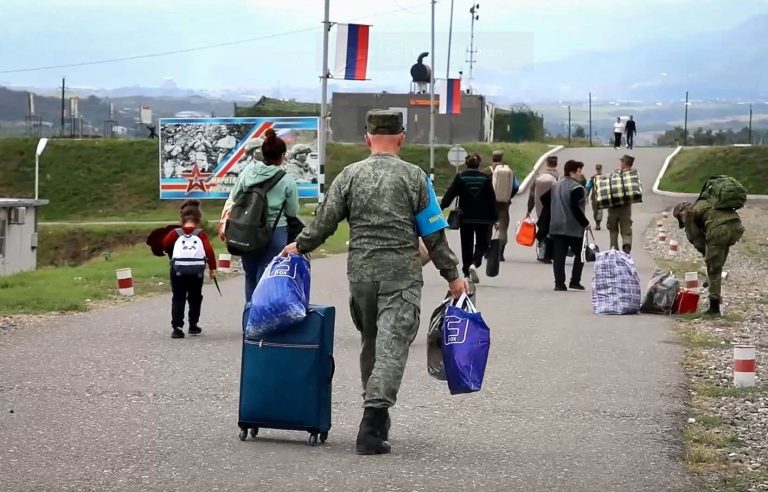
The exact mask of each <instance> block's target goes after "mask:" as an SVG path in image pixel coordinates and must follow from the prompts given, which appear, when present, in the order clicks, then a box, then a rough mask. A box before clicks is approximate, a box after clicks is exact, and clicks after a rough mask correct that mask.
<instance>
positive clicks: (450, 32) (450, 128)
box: [445, 0, 459, 170]
mask: <svg viewBox="0 0 768 492" xmlns="http://www.w3.org/2000/svg"><path fill="white" fill-rule="evenodd" d="M453 2H454V0H451V20H450V22H449V24H448V60H447V62H446V63H445V81H446V83H448V79H450V78H451V38H452V37H453ZM448 143H450V144H452V143H453V118H451V115H448ZM456 169H457V170H458V169H459V168H458V167H457V168H456Z"/></svg>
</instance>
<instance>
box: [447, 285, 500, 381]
mask: <svg viewBox="0 0 768 492" xmlns="http://www.w3.org/2000/svg"><path fill="white" fill-rule="evenodd" d="M490 348H491V329H490V328H489V327H488V325H487V324H486V322H485V321H484V320H483V317H482V315H481V314H480V313H478V312H477V309H475V306H474V304H472V301H470V300H469V299H468V298H467V297H466V295H462V297H461V298H460V299H459V301H458V302H457V303H456V305H449V306H448V307H446V311H445V318H444V319H443V363H444V364H445V376H446V379H447V380H448V389H449V390H450V392H451V394H452V395H458V394H462V393H473V392H475V391H480V388H481V387H482V385H483V376H484V375H485V366H486V364H487V362H488V353H489V351H490Z"/></svg>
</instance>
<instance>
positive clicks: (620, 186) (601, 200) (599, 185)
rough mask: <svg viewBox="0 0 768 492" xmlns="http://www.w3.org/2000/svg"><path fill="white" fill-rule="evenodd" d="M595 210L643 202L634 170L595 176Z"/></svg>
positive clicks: (640, 187) (637, 176) (638, 175)
mask: <svg viewBox="0 0 768 492" xmlns="http://www.w3.org/2000/svg"><path fill="white" fill-rule="evenodd" d="M594 200H595V203H597V208H599V209H605V208H613V207H621V206H624V205H628V204H630V203H640V202H642V201H643V185H642V183H641V182H640V174H638V172H637V170H636V169H632V170H630V171H626V172H621V171H617V172H615V173H611V174H603V175H601V176H595V196H594Z"/></svg>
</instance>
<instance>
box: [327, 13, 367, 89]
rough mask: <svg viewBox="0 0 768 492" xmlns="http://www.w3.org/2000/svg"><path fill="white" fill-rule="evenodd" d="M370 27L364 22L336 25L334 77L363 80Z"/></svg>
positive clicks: (365, 70)
mask: <svg viewBox="0 0 768 492" xmlns="http://www.w3.org/2000/svg"><path fill="white" fill-rule="evenodd" d="M370 27H371V26H367V25H364V24H337V25H336V29H337V30H336V67H335V69H334V73H333V75H334V77H335V78H343V79H344V80H365V75H366V72H367V69H368V36H369V33H370Z"/></svg>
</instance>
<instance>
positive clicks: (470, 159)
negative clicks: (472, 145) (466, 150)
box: [464, 152, 483, 169]
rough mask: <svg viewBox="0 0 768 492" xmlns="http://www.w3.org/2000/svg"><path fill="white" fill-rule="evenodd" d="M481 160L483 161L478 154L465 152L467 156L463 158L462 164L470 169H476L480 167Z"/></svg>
mask: <svg viewBox="0 0 768 492" xmlns="http://www.w3.org/2000/svg"><path fill="white" fill-rule="evenodd" d="M481 162H483V160H482V159H481V158H480V154H477V153H475V152H472V153H471V154H467V157H466V158H465V159H464V165H465V166H467V167H468V168H470V169H477V168H478V167H480V163H481Z"/></svg>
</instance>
